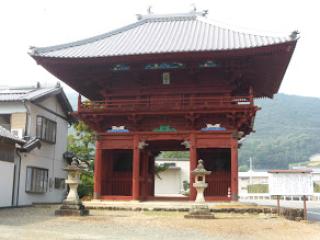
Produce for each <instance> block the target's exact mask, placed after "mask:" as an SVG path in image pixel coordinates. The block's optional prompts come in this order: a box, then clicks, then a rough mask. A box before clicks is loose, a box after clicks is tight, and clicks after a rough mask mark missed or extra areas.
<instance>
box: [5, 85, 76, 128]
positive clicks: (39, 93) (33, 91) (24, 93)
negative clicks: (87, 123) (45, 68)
mask: <svg viewBox="0 0 320 240" xmlns="http://www.w3.org/2000/svg"><path fill="white" fill-rule="evenodd" d="M52 95H55V96H57V98H58V101H59V102H60V104H61V106H62V108H63V109H64V111H65V113H66V115H67V116H68V117H67V118H68V119H69V121H70V123H71V122H74V121H75V118H74V117H73V116H72V115H69V113H70V112H73V109H72V106H71V104H70V102H69V100H68V98H67V96H66V95H65V93H64V91H63V89H62V87H60V85H56V86H52V87H40V85H39V86H37V87H18V88H10V87H8V88H0V103H1V102H19V101H31V102H33V101H37V100H41V99H43V98H46V97H49V96H52Z"/></svg>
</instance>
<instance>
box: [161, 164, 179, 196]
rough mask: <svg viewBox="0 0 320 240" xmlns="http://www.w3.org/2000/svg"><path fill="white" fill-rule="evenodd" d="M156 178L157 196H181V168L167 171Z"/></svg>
mask: <svg viewBox="0 0 320 240" xmlns="http://www.w3.org/2000/svg"><path fill="white" fill-rule="evenodd" d="M159 175H160V177H161V179H159V178H158V177H157V176H156V177H155V195H166V194H179V193H180V191H181V184H182V183H181V172H180V168H173V169H170V168H169V169H167V170H166V171H164V172H162V173H160V174H159Z"/></svg>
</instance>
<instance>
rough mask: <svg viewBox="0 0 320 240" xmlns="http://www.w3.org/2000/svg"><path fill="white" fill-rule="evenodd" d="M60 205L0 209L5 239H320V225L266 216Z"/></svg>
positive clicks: (0, 230)
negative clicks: (81, 213) (62, 213)
mask: <svg viewBox="0 0 320 240" xmlns="http://www.w3.org/2000/svg"><path fill="white" fill-rule="evenodd" d="M56 208H57V206H51V207H46V208H39V207H36V208H35V207H32V208H20V209H0V239H1V240H2V239H5V240H7V239H10V240H11V239H15V240H19V239H24V240H29V239H30V240H31V239H32V240H34V239H45V240H53V239H59V240H61V239H68V240H69V239H70V240H71V239H88V240H89V239H90V240H91V239H114V240H118V239H128V240H136V239H137V240H138V239H139V240H144V239H152V240H160V239H165V240H177V239H184V240H189V239H203V240H207V239H211V240H220V239H228V240H235V239H237V240H242V239H245V240H250V239H290V240H291V239H312V240H313V239H315V240H317V239H320V235H319V234H318V233H319V232H320V224H308V223H304V222H299V223H297V222H291V221H287V220H284V219H281V218H270V216H269V217H268V216H265V215H248V214H245V215H239V214H238V215H236V214H224V215H223V214H217V215H216V217H217V219H215V220H200V221H199V220H193V219H191V220H190V219H184V218H183V214H184V213H179V212H126V211H106V210H92V211H91V215H90V216H89V217H55V216H54V215H53V213H54V210H55V209H56ZM297 230H298V231H297ZM282 234H283V235H282Z"/></svg>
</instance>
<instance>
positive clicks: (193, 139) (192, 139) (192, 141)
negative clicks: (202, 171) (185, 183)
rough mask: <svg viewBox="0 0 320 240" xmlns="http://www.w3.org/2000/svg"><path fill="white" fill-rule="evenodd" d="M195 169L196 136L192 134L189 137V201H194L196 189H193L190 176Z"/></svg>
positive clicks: (192, 177) (192, 180)
mask: <svg viewBox="0 0 320 240" xmlns="http://www.w3.org/2000/svg"><path fill="white" fill-rule="evenodd" d="M196 167H197V146H196V136H195V134H194V133H191V135H190V197H189V198H190V200H195V199H196V194H197V193H196V189H195V188H194V187H193V183H194V176H193V175H192V174H191V171H193V170H194V169H195V168H196Z"/></svg>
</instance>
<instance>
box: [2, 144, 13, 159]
mask: <svg viewBox="0 0 320 240" xmlns="http://www.w3.org/2000/svg"><path fill="white" fill-rule="evenodd" d="M14 149H15V147H14V143H12V144H6V143H1V142H0V161H5V162H14Z"/></svg>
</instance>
